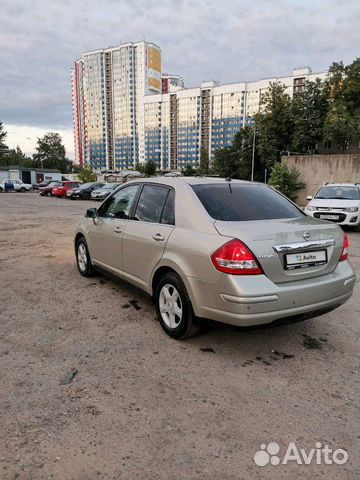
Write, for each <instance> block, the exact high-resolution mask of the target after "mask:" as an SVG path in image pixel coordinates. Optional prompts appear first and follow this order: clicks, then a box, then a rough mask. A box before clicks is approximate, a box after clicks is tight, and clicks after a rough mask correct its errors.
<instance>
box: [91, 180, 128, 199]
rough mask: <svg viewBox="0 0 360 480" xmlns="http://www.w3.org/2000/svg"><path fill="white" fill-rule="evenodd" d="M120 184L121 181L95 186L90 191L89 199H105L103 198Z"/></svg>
mask: <svg viewBox="0 0 360 480" xmlns="http://www.w3.org/2000/svg"><path fill="white" fill-rule="evenodd" d="M120 185H122V183H105V184H104V185H103V186H102V187H101V188H97V189H96V190H93V191H92V192H91V200H100V201H103V200H105V198H106V197H108V196H109V195H110V193H111V192H112V191H113V190H115V188H118V187H119V186H120Z"/></svg>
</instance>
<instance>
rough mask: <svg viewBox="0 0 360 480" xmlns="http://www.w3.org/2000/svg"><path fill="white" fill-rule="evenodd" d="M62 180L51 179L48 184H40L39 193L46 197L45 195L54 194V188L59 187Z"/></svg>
mask: <svg viewBox="0 0 360 480" xmlns="http://www.w3.org/2000/svg"><path fill="white" fill-rule="evenodd" d="M60 183H61V182H60V181H57V180H51V181H50V182H49V183H48V184H47V185H44V186H40V185H39V194H40V195H41V196H42V197H45V196H50V197H51V196H52V189H53V188H54V187H57V186H58V185H60Z"/></svg>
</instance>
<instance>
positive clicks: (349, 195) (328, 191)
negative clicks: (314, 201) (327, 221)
mask: <svg viewBox="0 0 360 480" xmlns="http://www.w3.org/2000/svg"><path fill="white" fill-rule="evenodd" d="M315 198H324V199H327V200H330V199H331V200H359V198H360V197H359V189H358V188H356V187H349V186H347V187H346V186H342V185H331V186H327V187H322V188H320V190H319V191H318V193H317V194H316V195H315Z"/></svg>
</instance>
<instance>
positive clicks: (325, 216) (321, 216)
mask: <svg viewBox="0 0 360 480" xmlns="http://www.w3.org/2000/svg"><path fill="white" fill-rule="evenodd" d="M320 218H322V219H323V220H339V215H327V214H326V215H320Z"/></svg>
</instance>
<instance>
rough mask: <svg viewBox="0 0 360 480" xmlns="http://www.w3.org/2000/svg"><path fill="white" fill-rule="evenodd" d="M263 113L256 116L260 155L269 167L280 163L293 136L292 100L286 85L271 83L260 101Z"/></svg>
mask: <svg viewBox="0 0 360 480" xmlns="http://www.w3.org/2000/svg"><path fill="white" fill-rule="evenodd" d="M260 106H261V109H262V110H261V112H260V113H258V114H257V115H256V116H255V122H256V126H257V130H258V131H259V154H260V158H261V160H262V162H263V163H264V164H266V166H267V167H272V166H273V165H274V164H275V163H276V162H279V161H280V158H281V155H282V154H284V153H285V152H286V151H288V150H289V148H290V145H291V140H292V135H293V130H294V126H293V121H292V114H291V98H290V96H289V95H288V94H287V93H286V87H285V85H281V84H280V83H271V84H270V87H269V90H268V91H267V92H266V93H264V95H263V96H262V98H261V101H260Z"/></svg>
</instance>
